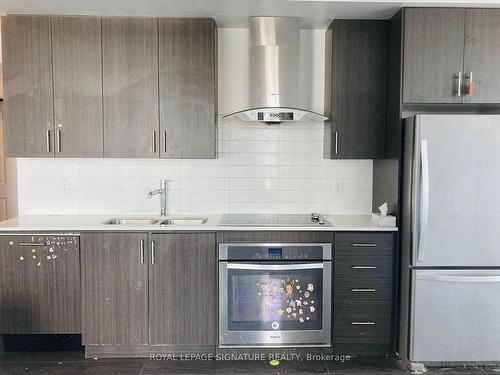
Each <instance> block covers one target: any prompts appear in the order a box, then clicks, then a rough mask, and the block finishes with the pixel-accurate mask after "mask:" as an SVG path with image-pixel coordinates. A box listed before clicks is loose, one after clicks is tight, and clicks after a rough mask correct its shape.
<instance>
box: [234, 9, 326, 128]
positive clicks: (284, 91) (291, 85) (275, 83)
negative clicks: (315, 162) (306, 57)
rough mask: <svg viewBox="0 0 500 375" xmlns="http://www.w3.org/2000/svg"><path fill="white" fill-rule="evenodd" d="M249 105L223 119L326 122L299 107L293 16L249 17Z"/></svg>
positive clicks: (296, 24)
mask: <svg viewBox="0 0 500 375" xmlns="http://www.w3.org/2000/svg"><path fill="white" fill-rule="evenodd" d="M249 25H250V108H249V109H246V110H243V111H239V112H235V113H231V114H229V115H226V116H224V118H235V117H237V118H239V119H240V120H242V121H261V122H266V123H268V124H273V123H280V122H285V121H319V122H322V121H325V120H326V119H327V118H326V117H324V116H323V115H321V114H319V113H316V112H312V111H308V110H306V109H301V108H300V107H299V60H300V58H299V48H300V28H299V18H296V17H250V19H249Z"/></svg>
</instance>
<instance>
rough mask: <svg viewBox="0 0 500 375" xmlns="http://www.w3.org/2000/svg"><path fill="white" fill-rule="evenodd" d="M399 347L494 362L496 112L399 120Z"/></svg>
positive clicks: (429, 357)
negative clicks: (401, 147)
mask: <svg viewBox="0 0 500 375" xmlns="http://www.w3.org/2000/svg"><path fill="white" fill-rule="evenodd" d="M402 210H403V215H402V255H401V260H402V274H401V291H402V295H401V320H400V342H399V349H400V353H399V354H400V356H401V358H402V359H403V360H405V361H408V362H409V363H408V365H410V367H413V368H414V369H418V368H419V367H421V366H422V363H423V362H455V361H459V362H471V361H500V116H495V115H419V116H415V117H413V118H410V119H407V120H406V121H405V125H404V153H403V207H402Z"/></svg>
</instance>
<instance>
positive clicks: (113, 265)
mask: <svg viewBox="0 0 500 375" xmlns="http://www.w3.org/2000/svg"><path fill="white" fill-rule="evenodd" d="M81 242H82V257H81V258H82V292H83V308H82V314H83V341H84V343H85V344H109V345H146V344H148V341H149V340H148V264H147V261H148V257H147V249H146V246H147V234H146V233H109V232H101V233H84V234H82V238H81ZM141 243H142V245H141ZM141 246H143V248H144V252H142V251H141ZM143 253H144V258H143V257H142V254H143Z"/></svg>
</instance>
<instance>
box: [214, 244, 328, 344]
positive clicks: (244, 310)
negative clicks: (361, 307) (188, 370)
mask: <svg viewBox="0 0 500 375" xmlns="http://www.w3.org/2000/svg"><path fill="white" fill-rule="evenodd" d="M331 259H332V246H331V244H330V243H221V244H219V347H221V348H231V347H286V346H318V347H319V346H322V347H324V346H331V311H332V306H331V292H332V289H331V282H332V281H331V280H332V265H331Z"/></svg>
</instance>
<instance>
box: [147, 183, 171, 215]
mask: <svg viewBox="0 0 500 375" xmlns="http://www.w3.org/2000/svg"><path fill="white" fill-rule="evenodd" d="M169 181H170V180H165V179H161V180H160V188H159V189H156V190H152V191H150V192H149V193H148V198H153V195H157V194H160V215H161V216H166V215H167V182H169Z"/></svg>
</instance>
